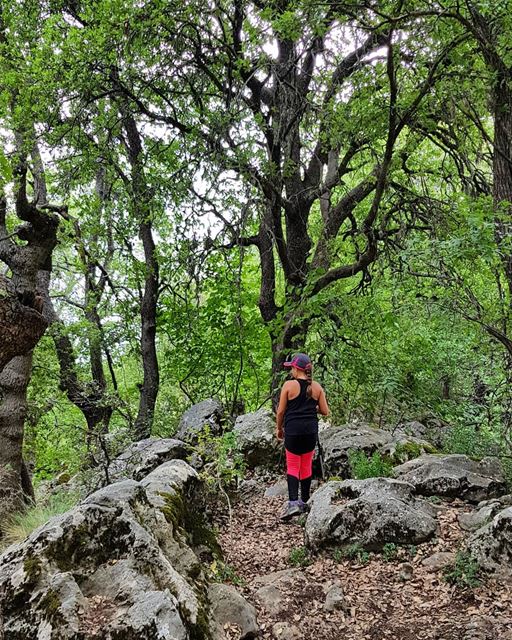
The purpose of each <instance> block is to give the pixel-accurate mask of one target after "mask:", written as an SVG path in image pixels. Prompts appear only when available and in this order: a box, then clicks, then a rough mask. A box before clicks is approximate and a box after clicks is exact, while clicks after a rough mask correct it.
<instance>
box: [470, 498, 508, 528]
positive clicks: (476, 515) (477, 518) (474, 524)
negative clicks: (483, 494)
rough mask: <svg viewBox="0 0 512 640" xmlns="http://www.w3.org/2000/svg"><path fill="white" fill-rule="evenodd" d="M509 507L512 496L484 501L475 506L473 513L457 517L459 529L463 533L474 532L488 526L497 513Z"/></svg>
mask: <svg viewBox="0 0 512 640" xmlns="http://www.w3.org/2000/svg"><path fill="white" fill-rule="evenodd" d="M511 506H512V495H506V496H501V497H500V498H495V499H494V500H484V501H483V502H480V503H479V504H478V505H477V508H476V509H475V510H474V511H471V512H470V513H461V514H460V515H459V517H458V520H459V524H460V527H461V529H464V530H465V531H476V530H477V529H480V528H481V527H483V526H485V525H486V524H488V523H489V522H490V521H491V520H492V519H493V518H494V516H495V515H496V514H497V513H499V512H500V511H502V510H503V509H505V508H506V507H511Z"/></svg>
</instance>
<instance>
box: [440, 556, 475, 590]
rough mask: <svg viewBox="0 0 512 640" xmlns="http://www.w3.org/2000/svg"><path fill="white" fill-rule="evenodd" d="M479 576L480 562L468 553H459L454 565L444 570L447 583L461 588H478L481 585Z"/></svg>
mask: <svg viewBox="0 0 512 640" xmlns="http://www.w3.org/2000/svg"><path fill="white" fill-rule="evenodd" d="M479 574H480V567H479V566H478V562H477V561H476V560H475V558H473V556H472V555H471V554H470V553H468V552H467V551H457V555H456V556H455V562H454V563H453V565H450V566H448V567H445V568H444V569H443V576H444V579H445V580H446V582H448V584H453V585H456V586H457V587H461V588H466V587H470V588H473V587H478V586H479V585H480V584H481V580H480V579H479Z"/></svg>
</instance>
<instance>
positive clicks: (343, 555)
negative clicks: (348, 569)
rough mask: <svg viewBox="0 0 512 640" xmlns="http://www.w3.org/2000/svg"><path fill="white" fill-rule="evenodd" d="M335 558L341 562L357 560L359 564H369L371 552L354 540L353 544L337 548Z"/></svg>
mask: <svg viewBox="0 0 512 640" xmlns="http://www.w3.org/2000/svg"><path fill="white" fill-rule="evenodd" d="M333 558H334V560H335V561H336V562H341V561H342V560H356V561H357V562H358V564H363V565H364V564H368V562H369V561H370V554H369V553H368V551H366V549H365V548H364V547H363V546H362V545H361V544H360V543H359V542H354V543H353V544H349V545H346V546H344V547H338V548H337V549H335V550H334V553H333Z"/></svg>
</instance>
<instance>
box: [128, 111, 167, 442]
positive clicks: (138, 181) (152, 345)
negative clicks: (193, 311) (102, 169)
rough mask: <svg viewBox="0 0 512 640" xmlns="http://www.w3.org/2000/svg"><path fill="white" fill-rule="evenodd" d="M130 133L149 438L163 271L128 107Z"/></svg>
mask: <svg viewBox="0 0 512 640" xmlns="http://www.w3.org/2000/svg"><path fill="white" fill-rule="evenodd" d="M121 111H122V114H123V124H124V129H125V132H126V149H127V152H128V158H129V161H130V168H131V185H130V189H131V197H132V205H133V210H134V213H135V216H136V219H137V220H138V223H139V237H140V239H141V241H142V246H143V249H144V272H145V276H144V291H143V293H142V295H141V299H140V317H141V345H140V347H141V357H142V368H143V373H144V377H143V381H142V384H141V385H140V399H139V409H138V412H137V418H136V419H135V426H134V429H135V435H136V437H137V438H139V439H141V438H147V437H149V435H150V434H151V427H152V426H153V418H154V413H155V405H156V399H157V396H158V391H159V388H160V371H159V366H158V357H157V350H156V316H157V305H158V295H159V287H160V272H159V265H158V260H157V256H156V246H155V241H154V238H153V227H152V222H151V219H152V211H151V205H152V196H151V190H150V187H149V185H148V184H147V181H146V176H145V173H144V152H143V148H142V140H141V136H140V133H139V130H138V128H137V123H136V121H135V118H134V117H133V116H132V115H131V113H129V112H128V111H127V109H126V107H124V106H123V107H122V109H121Z"/></svg>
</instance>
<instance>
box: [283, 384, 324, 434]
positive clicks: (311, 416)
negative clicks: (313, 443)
mask: <svg viewBox="0 0 512 640" xmlns="http://www.w3.org/2000/svg"><path fill="white" fill-rule="evenodd" d="M297 382H298V383H299V384H300V393H299V395H298V396H297V397H296V398H293V400H288V404H287V406H286V412H285V414H284V431H285V434H286V435H288V436H300V435H303V434H311V433H318V415H317V412H316V406H317V401H316V400H315V399H314V398H308V397H307V395H306V390H307V388H308V384H309V383H308V381H307V380H301V379H300V378H299V379H298V380H297Z"/></svg>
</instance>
